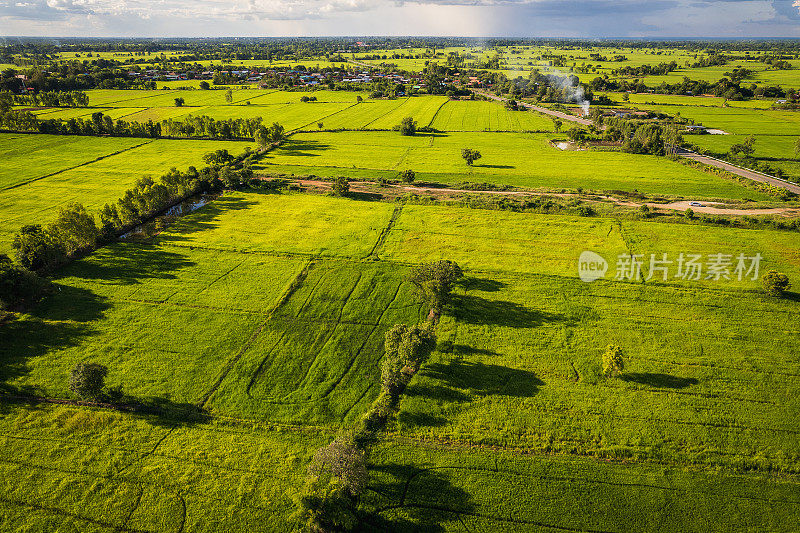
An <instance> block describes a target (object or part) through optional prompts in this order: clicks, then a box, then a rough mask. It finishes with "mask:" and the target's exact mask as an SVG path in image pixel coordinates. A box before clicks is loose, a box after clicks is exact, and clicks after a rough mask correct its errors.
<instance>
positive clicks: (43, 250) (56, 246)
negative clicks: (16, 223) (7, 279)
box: [11, 224, 66, 270]
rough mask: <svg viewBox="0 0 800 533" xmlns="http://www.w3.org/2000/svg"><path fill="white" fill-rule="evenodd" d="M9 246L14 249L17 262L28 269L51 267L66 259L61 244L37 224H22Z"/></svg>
mask: <svg viewBox="0 0 800 533" xmlns="http://www.w3.org/2000/svg"><path fill="white" fill-rule="evenodd" d="M11 246H12V247H13V248H14V250H16V256H17V262H18V263H19V264H20V265H22V266H23V267H25V268H27V269H29V270H39V269H41V268H52V267H54V266H56V265H58V264H60V263H62V262H63V261H64V260H65V259H66V251H65V250H64V248H63V246H61V244H60V243H59V242H57V241H56V240H55V239H54V238H53V236H52V235H50V233H49V232H46V231H44V230H43V229H42V226H41V225H39V224H32V225H27V226H23V227H22V229H20V230H19V233H17V234H16V235H14V241H13V242H12V244H11Z"/></svg>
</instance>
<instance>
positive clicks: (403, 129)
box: [397, 117, 417, 136]
mask: <svg viewBox="0 0 800 533" xmlns="http://www.w3.org/2000/svg"><path fill="white" fill-rule="evenodd" d="M397 129H398V130H399V131H400V135H406V136H411V135H416V133H417V121H416V120H414V119H413V118H411V117H406V118H404V119H403V120H402V121H401V122H400V125H399V126H397Z"/></svg>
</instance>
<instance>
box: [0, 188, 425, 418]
mask: <svg viewBox="0 0 800 533" xmlns="http://www.w3.org/2000/svg"><path fill="white" fill-rule="evenodd" d="M248 199H250V200H251V202H250V203H248ZM304 200H308V201H306V202H304ZM256 204H257V205H258V207H256ZM293 204H298V205H296V206H295V205H293ZM381 205H383V206H384V207H385V208H386V210H385V211H383V212H382V213H381V212H374V211H373V212H370V210H366V211H362V210H354V209H352V207H351V204H350V203H349V202H346V201H335V200H331V199H326V198H320V197H307V196H288V197H282V196H277V197H273V196H265V197H264V196H259V195H239V196H238V197H236V198H232V197H226V198H223V199H220V200H217V201H215V202H214V203H213V204H211V205H209V206H206V207H205V208H204V209H202V210H200V211H198V212H197V213H195V214H193V215H191V216H189V217H186V218H185V219H184V221H183V222H182V224H179V225H177V226H175V227H173V228H172V229H171V230H170V231H168V232H166V233H165V234H163V235H162V236H160V237H159V238H157V239H156V241H155V242H154V243H119V244H116V245H114V246H111V247H108V248H104V249H102V250H100V251H98V252H97V253H95V254H93V255H92V256H91V257H89V258H86V259H84V260H81V261H77V262H75V263H73V264H71V265H70V266H69V267H68V268H67V269H65V270H64V271H63V272H62V273H61V276H60V277H59V279H58V280H57V291H56V292H55V293H54V294H53V295H52V296H51V297H49V298H47V299H46V300H45V301H44V302H43V303H42V304H41V305H39V306H38V307H37V308H36V309H35V311H33V312H32V313H31V314H30V315H26V316H24V317H22V318H20V319H19V320H18V321H15V322H13V323H12V324H10V325H8V326H6V327H4V328H3V330H1V331H0V340H2V342H0V346H2V348H0V356H2V359H3V361H5V362H6V363H5V364H4V366H3V367H2V370H1V371H2V375H0V383H3V384H4V385H0V386H5V387H7V388H11V389H12V390H15V389H17V388H26V387H35V388H36V389H37V390H38V391H40V392H41V393H43V394H47V395H51V396H60V397H63V396H65V395H67V394H68V393H67V388H66V385H67V381H66V379H65V376H66V375H67V374H68V372H69V369H70V368H72V366H74V365H75V364H76V363H77V362H78V361H81V360H85V359H87V358H88V359H91V360H92V361H96V362H99V363H101V364H104V365H106V366H108V367H109V368H113V369H114V372H113V374H114V375H113V376H110V377H109V382H110V383H111V384H112V385H113V384H119V385H123V386H124V388H125V391H126V393H128V394H130V395H132V396H134V397H136V398H143V399H148V400H150V401H161V400H164V399H166V400H169V401H173V402H178V403H188V402H199V403H204V402H205V401H206V400H207V399H209V398H210V401H211V405H212V406H213V408H214V409H215V411H217V412H223V413H227V414H235V415H238V416H243V415H245V416H257V417H258V418H269V419H272V420H283V421H287V420H288V421H297V422H302V421H304V420H305V423H309V421H312V420H315V421H317V422H319V423H332V424H336V423H341V421H342V419H343V418H344V417H345V416H346V415H347V414H348V413H352V416H354V417H356V416H360V414H361V413H362V412H363V410H364V409H365V408H366V406H367V405H368V404H369V402H370V401H371V400H372V398H373V397H374V395H375V394H377V392H376V383H377V382H376V375H375V373H374V372H375V370H376V368H377V367H378V361H379V360H380V357H381V355H382V342H383V334H384V332H385V331H386V330H387V329H389V328H390V327H391V326H392V325H394V324H396V323H401V322H402V323H405V322H413V321H417V320H420V319H421V311H420V308H419V306H418V305H416V304H414V303H413V300H412V299H411V296H410V290H411V289H410V285H408V284H405V283H404V281H403V278H404V275H405V267H401V266H397V265H392V264H387V265H384V264H380V265H379V264H376V263H369V262H368V263H364V264H361V263H359V262H346V261H344V262H343V261H342V260H341V259H334V257H337V258H346V257H348V256H349V255H350V254H352V252H353V248H352V246H353V245H358V244H359V243H362V244H363V245H365V246H364V247H363V248H362V253H364V254H366V253H369V250H370V248H371V247H372V245H374V243H375V242H376V241H377V237H378V235H377V234H378V231H370V230H368V229H366V228H368V227H369V225H370V223H371V222H370V221H371V220H374V219H375V216H376V214H378V215H385V217H383V223H384V224H386V223H388V210H389V209H390V208H391V206H388V205H386V204H381ZM212 208H213V209H212ZM326 208H327V210H326ZM251 210H252V211H254V212H253V213H251V214H250V217H251V218H250V219H249V220H251V221H253V220H259V221H264V223H265V226H264V230H265V234H268V233H270V232H269V228H270V224H271V222H272V219H278V218H281V219H283V220H287V219H288V220H289V221H290V223H289V224H284V228H283V231H284V232H287V233H279V234H277V235H269V237H268V238H261V239H253V237H252V235H251V236H249V238H250V239H251V240H252V241H254V242H256V241H257V242H258V244H259V245H260V246H249V247H240V248H239V249H238V250H231V249H226V248H225V246H224V243H220V242H219V241H217V240H216V239H215V238H214V234H215V231H214V229H212V228H214V227H217V229H218V231H220V232H225V233H227V234H232V235H234V236H235V235H237V234H239V235H244V239H245V240H247V239H248V233H249V232H248V230H247V229H248V228H249V227H251V226H250V225H249V224H247V222H246V221H245V220H243V219H242V218H241V217H239V216H237V215H239V214H240V213H242V212H245V211H251ZM290 212H291V213H293V215H292V216H288V213H290ZM226 219H228V220H226ZM309 222H310V223H309ZM288 226H292V227H288ZM235 228H236V229H235ZM356 228H357V231H358V232H360V233H361V234H363V236H364V238H368V239H369V242H366V241H365V240H364V239H360V238H359V237H358V236H356V235H354V230H355V229H356ZM289 233H290V234H291V235H292V236H293V238H294V239H295V240H296V241H298V242H299V243H301V245H300V246H304V247H305V248H304V249H305V250H307V251H309V252H317V253H319V252H321V251H322V250H326V253H327V255H328V256H329V257H331V258H330V259H325V260H322V259H311V260H310V261H309V258H308V257H295V255H294V254H295V253H296V252H297V251H298V248H297V247H295V246H292V245H290V244H288V243H289V240H288V239H286V238H285V235H287V234H289ZM197 234H199V235H201V236H202V235H205V236H208V237H209V238H208V239H206V240H202V241H198V240H194V239H191V237H192V236H193V235H197ZM182 236H187V237H189V238H188V239H186V240H185V241H184V240H181V239H180V237H182ZM280 242H284V243H287V244H284V246H282V247H278V248H277V249H274V248H273V246H274V245H275V244H276V243H280ZM366 245H368V246H366ZM359 255H360V254H359ZM290 286H291V291H289V287H290ZM189 324H193V325H194V326H192V327H189V326H188V325H189ZM24 346H37V347H39V350H35V351H30V350H26V349H23V347H24ZM131 353H135V354H136V357H133V358H131V357H130V354H131ZM281 372H282V373H281ZM223 378H224V379H223ZM218 379H219V382H217V380H218ZM217 385H220V386H221V388H220V392H219V394H216V395H213V396H212V394H213V392H214V391H215V390H216V387H217ZM370 391H373V392H374V394H372V396H369V397H368V396H367V395H368V393H369V392H370Z"/></svg>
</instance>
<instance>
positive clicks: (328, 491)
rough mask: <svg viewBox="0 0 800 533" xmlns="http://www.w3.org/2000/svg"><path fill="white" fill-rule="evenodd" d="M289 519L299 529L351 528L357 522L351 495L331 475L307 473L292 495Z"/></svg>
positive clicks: (315, 531) (319, 532)
mask: <svg viewBox="0 0 800 533" xmlns="http://www.w3.org/2000/svg"><path fill="white" fill-rule="evenodd" d="M294 504H295V512H294V514H293V515H292V517H291V518H292V521H293V522H295V523H296V524H297V525H298V526H299V530H300V531H308V532H312V533H324V532H328V531H351V530H353V529H354V528H355V527H356V525H357V524H358V518H357V517H356V514H355V505H356V502H355V499H354V498H353V497H352V496H351V495H350V494H348V492H347V489H346V488H345V486H344V484H343V483H342V482H341V481H339V480H337V479H334V478H318V477H311V478H309V479H307V480H306V483H305V485H304V486H303V488H302V489H301V491H300V493H299V494H298V495H297V496H295V498H294Z"/></svg>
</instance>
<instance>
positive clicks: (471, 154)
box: [461, 148, 482, 167]
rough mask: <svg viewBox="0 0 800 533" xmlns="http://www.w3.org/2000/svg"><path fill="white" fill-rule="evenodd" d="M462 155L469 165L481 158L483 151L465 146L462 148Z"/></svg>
mask: <svg viewBox="0 0 800 533" xmlns="http://www.w3.org/2000/svg"><path fill="white" fill-rule="evenodd" d="M461 157H462V158H464V161H466V162H467V165H468V166H470V167H471V166H472V164H473V163H474V162H475V161H477V160H478V159H480V158H481V157H482V156H481V153H480V152H479V151H477V150H473V149H471V148H464V149H462V150H461Z"/></svg>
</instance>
